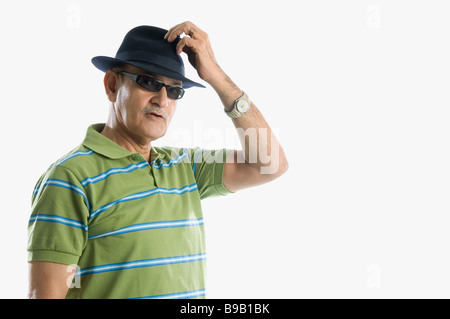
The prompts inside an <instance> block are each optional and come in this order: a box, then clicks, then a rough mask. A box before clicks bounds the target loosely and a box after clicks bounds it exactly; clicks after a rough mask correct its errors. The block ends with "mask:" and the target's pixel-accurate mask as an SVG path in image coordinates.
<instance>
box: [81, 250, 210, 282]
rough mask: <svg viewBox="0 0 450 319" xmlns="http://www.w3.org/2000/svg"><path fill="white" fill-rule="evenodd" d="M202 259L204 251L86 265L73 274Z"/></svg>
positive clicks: (90, 273)
mask: <svg viewBox="0 0 450 319" xmlns="http://www.w3.org/2000/svg"><path fill="white" fill-rule="evenodd" d="M202 260H206V254H205V253H203V254H197V255H187V256H174V257H164V258H154V259H145V260H135V261H128V262H124V263H116V264H107V265H99V266H93V267H86V268H83V269H80V270H79V271H77V273H76V274H75V276H85V275H92V274H98V273H103V272H110V271H118V270H124V269H134V268H143V267H154V266H163V265H173V264H181V263H188V262H195V261H202Z"/></svg>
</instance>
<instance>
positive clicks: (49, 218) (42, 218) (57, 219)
mask: <svg viewBox="0 0 450 319" xmlns="http://www.w3.org/2000/svg"><path fill="white" fill-rule="evenodd" d="M28 222H29V223H34V222H50V223H58V224H62V225H66V226H70V227H75V228H80V229H83V230H84V231H85V232H87V231H88V226H87V225H85V224H83V223H82V222H80V221H78V220H74V219H70V218H66V217H62V216H57V215H47V214H36V215H32V216H31V217H30V220H29V221H28Z"/></svg>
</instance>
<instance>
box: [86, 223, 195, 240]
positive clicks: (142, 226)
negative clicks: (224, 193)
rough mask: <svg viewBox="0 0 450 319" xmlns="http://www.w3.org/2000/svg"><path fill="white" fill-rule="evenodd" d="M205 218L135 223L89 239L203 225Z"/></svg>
mask: <svg viewBox="0 0 450 319" xmlns="http://www.w3.org/2000/svg"><path fill="white" fill-rule="evenodd" d="M203 224H204V222H203V218H198V219H185V220H172V221H160V222H153V223H143V224H134V225H130V226H127V227H124V228H120V229H117V230H113V231H110V232H106V233H102V234H98V235H92V236H89V238H88V239H95V238H100V237H106V236H116V235H121V234H126V233H132V232H137V231H143V230H151V229H160V228H176V227H191V226H201V225H203Z"/></svg>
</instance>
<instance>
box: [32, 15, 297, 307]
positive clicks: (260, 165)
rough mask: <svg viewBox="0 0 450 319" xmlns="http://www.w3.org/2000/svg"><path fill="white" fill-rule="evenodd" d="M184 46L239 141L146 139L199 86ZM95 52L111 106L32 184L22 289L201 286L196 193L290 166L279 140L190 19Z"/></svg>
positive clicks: (256, 179)
mask: <svg viewBox="0 0 450 319" xmlns="http://www.w3.org/2000/svg"><path fill="white" fill-rule="evenodd" d="M182 35H185V36H183V37H180V36H182ZM182 52H184V53H186V54H187V55H188V58H189V61H190V63H191V64H192V65H193V66H194V68H195V69H196V70H197V72H198V75H199V76H200V78H201V79H203V80H204V81H206V82H207V83H209V84H210V85H211V86H212V87H213V88H214V90H215V91H216V92H217V94H218V95H219V97H220V99H221V101H222V102H223V105H224V108H225V113H226V114H227V115H228V116H229V117H231V118H232V121H233V123H234V125H235V126H236V128H237V130H238V132H239V133H240V137H241V142H242V146H243V151H229V150H216V151H207V150H202V149H200V148H196V149H177V148H159V147H153V146H152V142H153V141H155V140H157V139H158V138H160V137H162V136H164V135H165V133H166V131H167V128H168V126H169V123H170V121H171V119H172V117H173V116H174V113H175V110H176V108H177V102H178V100H179V99H180V98H181V97H182V96H183V94H184V89H187V88H190V87H203V86H202V85H201V84H198V83H196V82H194V81H192V80H190V79H188V78H186V77H185V76H184V66H183V62H182V59H181V58H180V54H181V53H182ZM92 62H93V64H94V65H95V66H96V67H97V68H99V69H100V70H102V71H104V72H105V77H104V87H105V91H106V95H107V97H108V99H109V101H110V111H109V117H108V120H107V123H106V124H96V125H92V126H91V127H89V129H88V131H87V134H86V138H85V140H84V141H83V143H82V144H81V145H80V146H79V147H77V148H76V149H74V150H73V151H72V152H70V153H69V154H68V155H66V156H64V157H62V158H61V159H60V160H58V161H57V162H55V163H54V164H53V165H52V166H51V167H50V168H49V169H48V171H47V172H46V173H45V174H44V175H43V176H42V177H41V178H40V180H39V181H38V183H37V185H36V188H35V190H34V192H33V205H32V214H31V218H30V222H29V243H28V252H29V265H30V290H29V296H30V297H31V298H201V297H204V296H205V282H204V272H205V259H206V255H205V244H204V228H203V217H202V212H201V207H200V200H201V199H203V198H206V197H210V196H217V195H226V194H229V193H233V192H236V191H238V190H241V189H244V188H247V187H251V186H256V185H260V184H263V183H266V182H269V181H271V180H273V179H275V178H277V177H279V176H280V175H282V174H283V173H284V172H286V170H287V168H288V164H287V160H286V157H285V155H284V152H283V149H282V148H281V147H280V145H279V144H278V141H277V140H276V138H275V136H274V134H272V131H271V130H270V127H269V126H268V124H267V122H266V121H265V120H264V118H263V116H262V115H261V113H260V112H259V110H258V109H257V108H256V106H255V105H254V104H253V103H251V102H250V100H249V98H248V96H247V95H246V94H245V93H243V91H242V90H241V89H239V88H238V87H237V86H236V85H235V84H234V83H233V82H232V81H231V80H230V78H229V77H228V76H227V75H226V74H225V73H224V71H223V70H222V69H221V68H220V67H219V65H218V64H217V62H216V60H215V58H214V54H213V50H212V48H211V45H210V42H209V40H208V35H207V34H206V33H205V32H204V31H202V30H201V29H199V28H198V27H197V26H196V25H194V24H193V23H191V22H189V21H188V22H184V23H181V24H179V25H176V26H174V27H173V28H171V29H170V30H168V31H167V30H163V29H160V28H156V27H150V26H140V27H137V28H134V29H133V30H131V31H130V32H129V33H128V34H127V35H126V36H125V38H124V41H123V42H122V45H121V46H120V48H119V50H118V52H117V54H116V57H115V58H109V57H95V58H93V59H92ZM68 265H71V266H68Z"/></svg>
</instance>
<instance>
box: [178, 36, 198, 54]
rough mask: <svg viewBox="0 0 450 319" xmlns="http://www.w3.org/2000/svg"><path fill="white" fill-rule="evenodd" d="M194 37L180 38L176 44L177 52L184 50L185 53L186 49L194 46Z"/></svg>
mask: <svg viewBox="0 0 450 319" xmlns="http://www.w3.org/2000/svg"><path fill="white" fill-rule="evenodd" d="M195 42H196V40H195V39H192V38H189V37H184V38H182V39H181V40H180V41H179V42H178V44H177V54H178V55H180V54H181V52H183V51H185V52H186V53H187V52H189V50H188V49H194V47H195Z"/></svg>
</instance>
